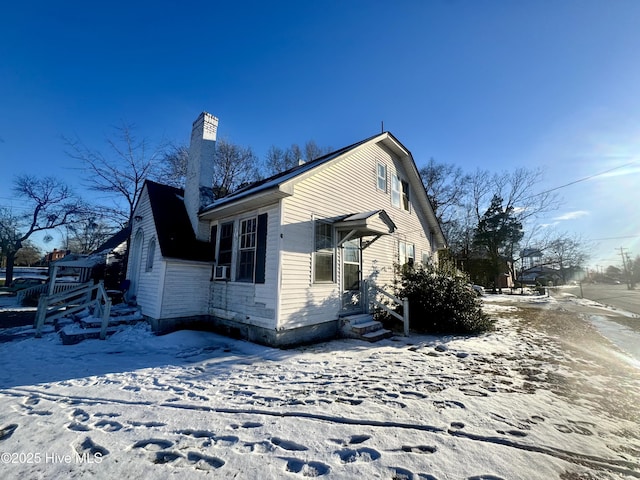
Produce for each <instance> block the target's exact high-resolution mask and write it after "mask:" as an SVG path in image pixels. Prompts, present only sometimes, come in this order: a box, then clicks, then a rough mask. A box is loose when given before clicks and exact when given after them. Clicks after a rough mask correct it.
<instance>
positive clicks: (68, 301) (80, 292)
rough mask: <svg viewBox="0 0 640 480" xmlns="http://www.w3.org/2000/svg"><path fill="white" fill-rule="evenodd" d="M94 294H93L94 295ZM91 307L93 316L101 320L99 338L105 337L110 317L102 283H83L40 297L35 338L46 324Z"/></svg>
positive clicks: (40, 333) (109, 304)
mask: <svg viewBox="0 0 640 480" xmlns="http://www.w3.org/2000/svg"><path fill="white" fill-rule="evenodd" d="M94 292H95V294H94ZM92 305H93V307H94V308H93V316H94V317H97V318H100V319H101V320H102V325H101V330H100V338H101V339H102V340H104V339H105V338H106V336H107V327H108V325H109V316H110V315H111V299H110V298H109V297H108V296H107V292H106V290H105V289H104V284H103V283H102V281H100V282H99V283H96V284H95V285H94V284H93V282H88V283H83V284H80V285H79V286H77V287H75V288H73V289H68V290H65V291H62V292H59V293H54V294H53V295H44V294H43V295H40V299H39V301H38V312H37V313H36V320H35V325H34V327H35V329H36V337H37V338H40V337H41V336H42V327H43V326H44V324H45V323H47V322H53V321H54V320H56V319H58V318H60V317H64V316H66V315H70V314H72V313H77V312H80V311H82V310H84V309H85V308H89V307H91V306H92Z"/></svg>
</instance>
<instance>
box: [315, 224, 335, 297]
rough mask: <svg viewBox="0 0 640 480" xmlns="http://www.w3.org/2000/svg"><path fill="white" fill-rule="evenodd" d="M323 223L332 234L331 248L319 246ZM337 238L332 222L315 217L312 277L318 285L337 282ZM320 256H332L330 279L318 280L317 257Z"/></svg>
mask: <svg viewBox="0 0 640 480" xmlns="http://www.w3.org/2000/svg"><path fill="white" fill-rule="evenodd" d="M320 225H322V226H326V227H327V228H328V231H329V232H330V234H331V236H330V243H331V247H329V248H326V247H325V248H318V243H319V242H318V227H319V226H320ZM335 238H336V232H335V229H334V228H333V224H332V223H331V222H328V221H326V220H319V219H314V220H313V255H312V257H313V258H312V262H311V266H312V272H311V279H312V283H313V284H316V285H323V284H324V285H328V284H335V283H336V242H335ZM318 257H330V258H331V279H330V280H318V278H317V274H318V268H317V263H316V261H317V258H318Z"/></svg>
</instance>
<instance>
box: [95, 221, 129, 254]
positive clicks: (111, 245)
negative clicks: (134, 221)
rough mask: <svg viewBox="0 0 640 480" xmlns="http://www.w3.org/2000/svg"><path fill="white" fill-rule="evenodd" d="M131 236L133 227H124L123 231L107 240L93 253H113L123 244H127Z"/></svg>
mask: <svg viewBox="0 0 640 480" xmlns="http://www.w3.org/2000/svg"><path fill="white" fill-rule="evenodd" d="M130 234H131V227H124V228H123V229H122V230H120V231H119V232H118V233H116V234H114V235H113V236H112V237H110V238H109V239H107V240H106V241H105V242H104V243H103V244H102V245H100V246H99V247H98V248H96V249H95V250H94V251H93V252H91V253H99V252H111V251H112V250H114V249H116V248H117V247H119V246H120V245H121V244H123V243H124V242H126V241H127V238H129V235H130Z"/></svg>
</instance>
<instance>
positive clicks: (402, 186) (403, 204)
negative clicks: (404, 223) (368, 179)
mask: <svg viewBox="0 0 640 480" xmlns="http://www.w3.org/2000/svg"><path fill="white" fill-rule="evenodd" d="M409 200H410V197H409V182H406V181H404V180H402V179H400V177H399V176H397V175H392V176H391V204H392V205H393V206H394V207H397V208H402V209H403V210H407V211H409Z"/></svg>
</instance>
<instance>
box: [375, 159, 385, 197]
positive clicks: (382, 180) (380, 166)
mask: <svg viewBox="0 0 640 480" xmlns="http://www.w3.org/2000/svg"><path fill="white" fill-rule="evenodd" d="M381 168H382V169H383V170H384V175H383V176H381V175H380V173H381ZM376 179H377V180H376V187H377V188H378V190H380V191H381V192H384V193H387V165H386V164H384V163H382V162H378V165H377V167H376ZM381 182H382V183H383V185H384V187H382V188H381V187H380V183H381Z"/></svg>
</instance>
